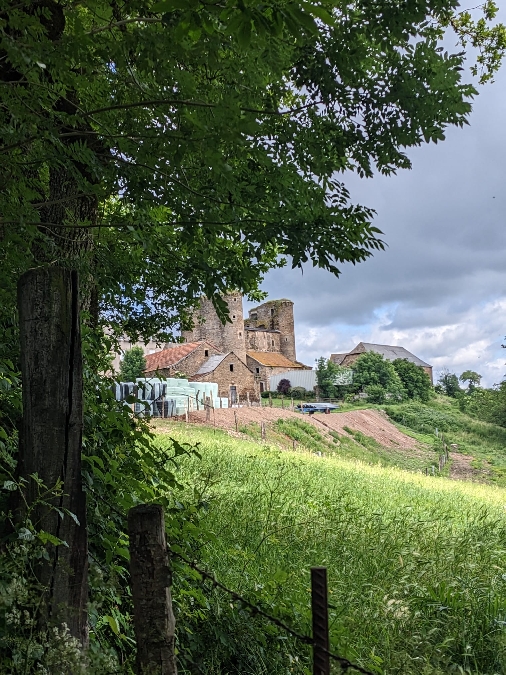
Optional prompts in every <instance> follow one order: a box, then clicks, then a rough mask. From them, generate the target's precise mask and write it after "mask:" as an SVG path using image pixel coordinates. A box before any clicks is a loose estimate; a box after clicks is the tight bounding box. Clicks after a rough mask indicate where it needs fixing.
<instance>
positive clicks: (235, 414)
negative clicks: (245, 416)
mask: <svg viewBox="0 0 506 675" xmlns="http://www.w3.org/2000/svg"><path fill="white" fill-rule="evenodd" d="M234 417H235V430H236V431H239V428H238V426H237V413H236V411H235V410H234Z"/></svg>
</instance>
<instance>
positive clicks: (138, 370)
mask: <svg viewBox="0 0 506 675" xmlns="http://www.w3.org/2000/svg"><path fill="white" fill-rule="evenodd" d="M145 368H146V359H145V358H144V352H143V350H142V347H132V349H130V350H129V351H128V352H126V353H125V356H124V357H123V361H122V362H121V365H120V369H119V376H120V379H121V381H122V382H135V381H136V380H137V378H139V377H144V369H145Z"/></svg>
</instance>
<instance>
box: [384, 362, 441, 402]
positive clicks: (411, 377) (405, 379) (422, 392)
mask: <svg viewBox="0 0 506 675" xmlns="http://www.w3.org/2000/svg"><path fill="white" fill-rule="evenodd" d="M392 365H393V367H394V368H395V372H396V373H397V375H398V376H399V378H400V380H401V382H402V386H403V388H404V391H405V392H406V396H407V397H408V398H410V399H414V400H418V401H423V402H424V403H426V402H427V401H428V400H429V399H430V396H431V393H432V384H431V381H430V377H429V375H428V374H427V373H426V372H425V371H424V369H423V368H422V367H421V366H417V365H416V364H414V363H411V362H410V361H408V360H407V359H395V361H393V362H392Z"/></svg>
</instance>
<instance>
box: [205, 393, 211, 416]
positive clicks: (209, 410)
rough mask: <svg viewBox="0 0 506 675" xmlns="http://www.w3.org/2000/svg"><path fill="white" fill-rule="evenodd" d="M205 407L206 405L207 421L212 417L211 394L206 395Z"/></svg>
mask: <svg viewBox="0 0 506 675" xmlns="http://www.w3.org/2000/svg"><path fill="white" fill-rule="evenodd" d="M205 407H206V422H209V420H210V419H211V399H210V398H209V396H206V400H205Z"/></svg>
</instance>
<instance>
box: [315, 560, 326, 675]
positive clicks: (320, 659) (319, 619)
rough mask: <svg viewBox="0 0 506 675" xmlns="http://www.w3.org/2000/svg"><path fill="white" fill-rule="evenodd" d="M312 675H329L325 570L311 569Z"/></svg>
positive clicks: (324, 568) (321, 568) (322, 568)
mask: <svg viewBox="0 0 506 675" xmlns="http://www.w3.org/2000/svg"><path fill="white" fill-rule="evenodd" d="M311 612H312V615H313V675H330V659H329V654H328V652H329V613H328V600H327V568H326V567H311Z"/></svg>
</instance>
